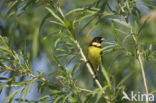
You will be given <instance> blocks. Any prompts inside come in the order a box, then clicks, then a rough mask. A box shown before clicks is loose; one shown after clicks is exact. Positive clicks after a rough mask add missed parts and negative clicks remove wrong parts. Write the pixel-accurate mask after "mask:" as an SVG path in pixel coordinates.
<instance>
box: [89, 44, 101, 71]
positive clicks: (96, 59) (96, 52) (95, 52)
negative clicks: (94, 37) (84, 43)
mask: <svg viewBox="0 0 156 103" xmlns="http://www.w3.org/2000/svg"><path fill="white" fill-rule="evenodd" d="M100 52H101V48H97V47H94V46H89V48H88V60H89V61H90V62H91V64H92V66H93V67H94V68H97V67H98V66H99V65H100V64H101V55H100Z"/></svg>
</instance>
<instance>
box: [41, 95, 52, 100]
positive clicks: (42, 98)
mask: <svg viewBox="0 0 156 103" xmlns="http://www.w3.org/2000/svg"><path fill="white" fill-rule="evenodd" d="M50 97H51V95H49V94H47V95H45V96H43V97H41V98H40V100H44V99H46V98H50Z"/></svg>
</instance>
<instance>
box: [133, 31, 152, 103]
mask: <svg viewBox="0 0 156 103" xmlns="http://www.w3.org/2000/svg"><path fill="white" fill-rule="evenodd" d="M131 35H132V38H133V40H134V43H135V48H136V55H137V59H138V62H139V64H140V68H141V74H142V79H143V83H144V88H145V92H146V103H149V102H148V96H149V93H148V87H147V83H146V76H145V72H144V66H143V60H142V59H141V54H140V51H139V49H138V42H137V39H136V37H135V36H134V33H133V31H132V30H131Z"/></svg>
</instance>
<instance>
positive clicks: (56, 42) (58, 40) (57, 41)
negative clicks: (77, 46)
mask: <svg viewBox="0 0 156 103" xmlns="http://www.w3.org/2000/svg"><path fill="white" fill-rule="evenodd" d="M60 40H61V38H58V39H57V40H56V41H55V43H54V46H55V48H56V47H57V44H58V43H59V42H60Z"/></svg>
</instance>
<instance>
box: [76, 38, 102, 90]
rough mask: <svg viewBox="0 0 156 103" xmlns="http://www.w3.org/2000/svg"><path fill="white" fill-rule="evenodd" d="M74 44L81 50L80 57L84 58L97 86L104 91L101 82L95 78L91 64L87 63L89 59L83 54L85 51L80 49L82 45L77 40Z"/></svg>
mask: <svg viewBox="0 0 156 103" xmlns="http://www.w3.org/2000/svg"><path fill="white" fill-rule="evenodd" d="M74 43H75V44H76V46H77V48H78V49H79V51H80V55H81V56H82V58H83V60H84V62H85V63H86V66H87V68H88V71H89V72H90V74H91V76H92V78H93V79H95V83H96V85H97V86H98V87H99V88H101V89H102V86H101V84H100V82H99V81H98V79H96V78H95V74H94V72H93V70H92V68H91V66H90V64H89V63H88V62H87V59H86V57H85V55H84V53H83V51H82V49H81V47H80V44H79V43H78V42H77V41H76V40H74Z"/></svg>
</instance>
